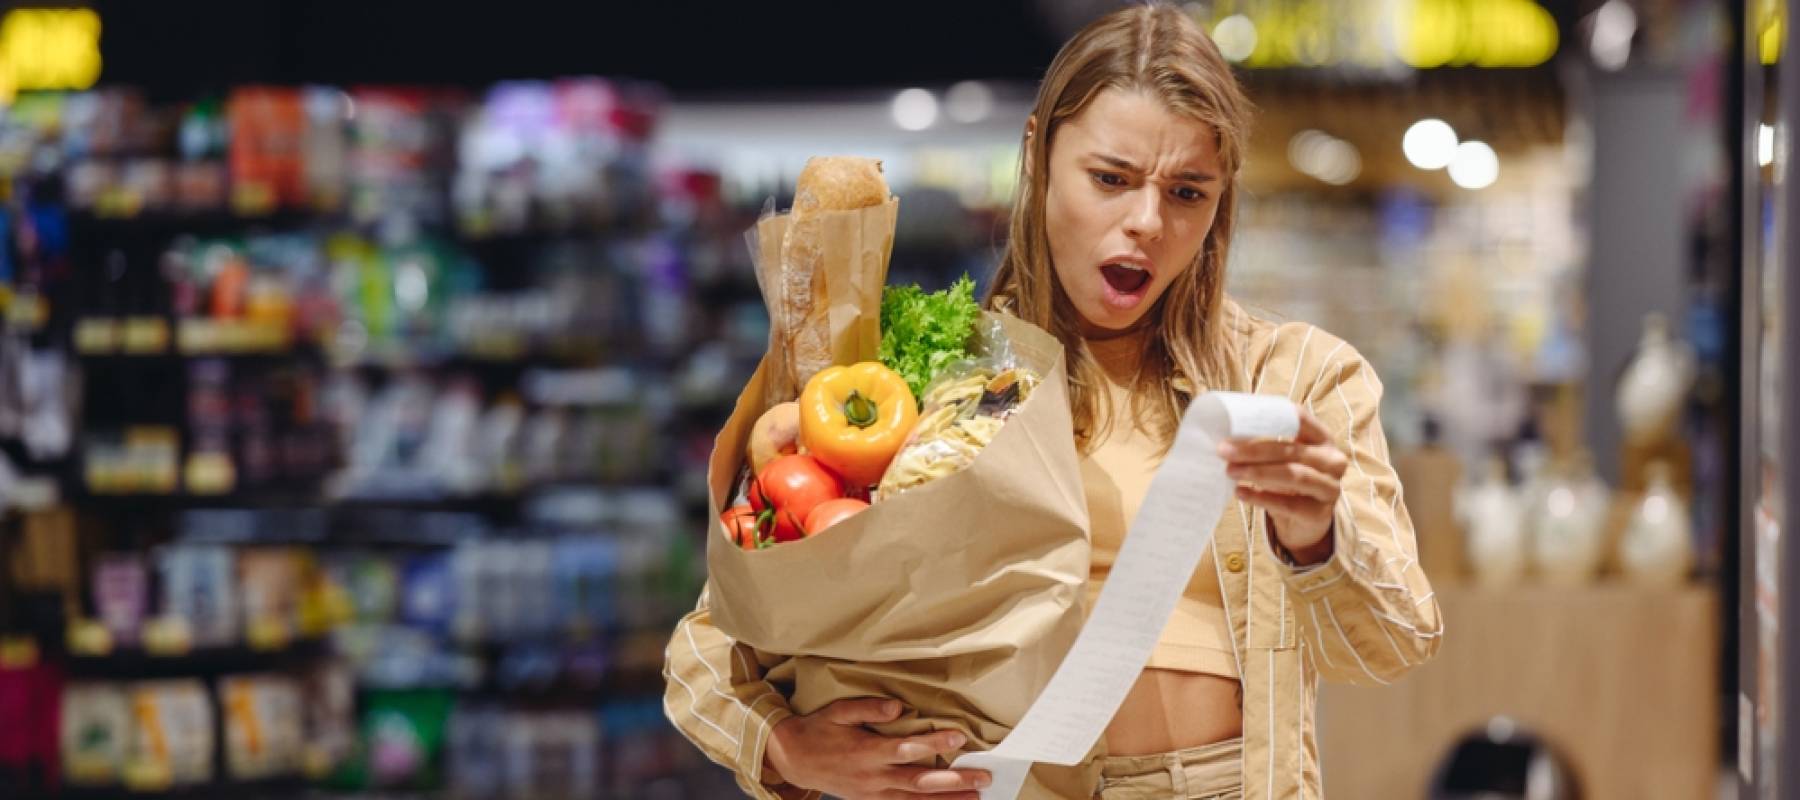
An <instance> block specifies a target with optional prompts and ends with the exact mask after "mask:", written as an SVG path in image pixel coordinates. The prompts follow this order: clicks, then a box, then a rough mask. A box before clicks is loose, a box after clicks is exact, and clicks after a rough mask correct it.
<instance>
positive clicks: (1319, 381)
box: [664, 301, 1443, 798]
mask: <svg viewBox="0 0 1800 800" xmlns="http://www.w3.org/2000/svg"><path fill="white" fill-rule="evenodd" d="M1227 312H1228V319H1230V320H1232V323H1233V327H1234V330H1235V331H1236V332H1237V337H1238V341H1239V342H1240V344H1241V355H1242V359H1241V363H1242V364H1243V371H1242V373H1241V374H1240V375H1239V378H1240V380H1242V381H1243V383H1242V385H1241V386H1238V387H1233V388H1236V389H1239V390H1243V389H1244V388H1245V387H1248V388H1249V390H1251V391H1254V392H1256V393H1259V394H1274V395H1286V396H1287V397H1288V398H1289V399H1292V400H1293V401H1294V402H1296V403H1299V404H1303V405H1304V406H1305V407H1306V408H1307V409H1308V410H1309V411H1311V412H1312V414H1313V415H1314V416H1315V417H1317V418H1318V419H1319V420H1320V421H1321V422H1322V423H1324V425H1325V427H1326V428H1327V429H1329V430H1331V431H1332V432H1333V435H1334V437H1335V439H1336V442H1337V445H1338V446H1339V447H1340V448H1342V449H1343V451H1344V452H1345V453H1346V454H1347V455H1348V456H1350V461H1351V466H1350V469H1349V471H1348V473H1347V474H1346V475H1345V476H1344V480H1343V484H1342V486H1343V493H1342V496H1341V497H1340V499H1339V504H1338V509H1337V518H1336V520H1335V524H1334V525H1333V533H1332V534H1331V535H1332V536H1333V541H1334V551H1333V553H1332V555H1331V557H1330V558H1329V559H1328V560H1327V561H1325V562H1324V563H1323V564H1319V565H1314V566H1311V567H1306V568H1295V567H1294V566H1292V565H1290V564H1289V563H1287V562H1285V561H1284V560H1283V559H1282V558H1281V557H1280V556H1278V555H1277V553H1276V550H1275V549H1274V548H1273V547H1272V546H1271V544H1270V538H1269V532H1268V529H1267V517H1266V515H1264V514H1261V513H1257V512H1255V511H1254V510H1253V509H1252V508H1251V507H1248V506H1246V505H1244V504H1241V503H1240V504H1237V505H1236V507H1235V508H1234V509H1231V510H1228V511H1227V512H1226V514H1225V516H1224V518H1222V519H1221V520H1220V522H1219V526H1218V528H1217V529H1216V530H1215V531H1214V533H1213V542H1212V546H1213V555H1214V558H1213V562H1214V564H1215V565H1218V566H1217V569H1218V572H1219V581H1220V584H1221V588H1222V589H1223V596H1224V598H1225V607H1226V614H1227V617H1228V619H1229V621H1230V624H1231V627H1232V629H1233V633H1234V642H1233V644H1234V646H1235V648H1236V652H1235V656H1236V658H1237V661H1238V667H1239V675H1240V676H1242V680H1243V708H1244V749H1243V752H1244V761H1243V776H1244V797H1245V798H1265V797H1266V798H1296V797H1301V798H1303V797H1319V796H1320V795H1321V789H1320V778H1319V753H1318V746H1317V743H1316V741H1315V739H1314V717H1313V715H1314V706H1315V703H1316V700H1317V690H1318V685H1319V681H1321V680H1327V681H1334V682H1343V683H1351V684H1357V685H1364V686H1370V685H1384V684H1388V683H1391V682H1393V681H1394V680H1395V679H1397V678H1399V677H1400V676H1401V675H1402V674H1403V673H1405V672H1406V671H1407V670H1409V669H1411V668H1412V667H1415V666H1418V665H1419V664H1421V663H1423V662H1424V661H1425V660H1426V659H1429V658H1431V657H1432V655H1433V654H1434V653H1435V652H1436V651H1437V648H1438V643H1439V641H1440V640H1441V639H1442V637H1443V622H1442V619H1441V618H1440V616H1439V611H1438V604H1437V601H1436V599H1435V597H1434V595H1433V593H1432V590H1431V586H1430V584H1429V583H1428V582H1427V580H1426V578H1425V572H1424V570H1423V569H1422V568H1421V567H1420V565H1419V559H1418V548H1417V544H1416V542H1415V541H1414V538H1413V529H1412V521H1411V518H1410V517H1409V516H1408V515H1407V512H1406V505H1405V504H1404V503H1403V502H1402V499H1401V489H1400V482H1399V479H1398V477H1397V476H1396V475H1395V472H1394V469H1393V467H1392V466H1390V464H1389V458H1388V444H1387V439H1386V437H1385V435H1384V434H1383V433H1382V429H1381V421H1380V419H1379V410H1380V405H1381V391H1382V389H1381V381H1380V379H1379V378H1378V377H1377V376H1376V375H1375V372H1374V370H1373V369H1372V368H1371V367H1370V366H1369V364H1368V362H1367V361H1365V360H1364V359H1363V357H1362V355H1361V354H1360V353H1358V352H1357V351H1356V349H1355V348H1354V347H1352V346H1351V345H1349V344H1347V343H1345V342H1344V341H1343V340H1341V339H1339V338H1337V337H1335V336H1333V335H1331V334H1329V333H1326V332H1325V331H1323V330H1320V329H1318V328H1316V327H1314V326H1312V325H1308V324H1304V323H1276V322H1272V321H1269V320H1266V319H1262V318H1259V317H1256V316H1253V315H1251V314H1249V313H1247V312H1245V311H1244V310H1243V309H1242V308H1241V307H1240V306H1238V305H1237V304H1236V303H1232V302H1230V301H1228V305H1227ZM706 604H707V598H706V596H705V595H704V594H702V596H701V598H700V604H699V607H698V608H697V609H696V610H695V611H694V612H693V613H691V614H689V615H688V616H687V617H686V618H684V619H682V621H681V622H680V624H679V625H678V626H677V627H676V629H675V632H674V636H673V637H672V639H671V640H670V642H669V647H668V650H667V652H666V654H665V663H664V674H665V677H666V678H667V683H668V686H667V692H666V694H665V696H664V709H665V711H666V713H667V714H668V717H669V719H670V720H671V721H672V722H673V723H674V724H675V725H676V727H678V728H679V729H680V730H681V731H682V733H683V734H685V735H686V736H687V738H689V739H690V740H692V741H693V742H694V744H695V745H697V746H698V747H699V748H700V749H701V750H702V751H704V752H705V753H706V755H707V756H708V757H710V758H711V759H712V760H714V761H716V762H718V763H720V764H722V765H724V766H726V767H728V768H730V769H732V770H734V771H735V772H736V773H737V775H738V782H739V785H740V786H741V787H742V788H743V789H744V790H745V792H747V793H748V794H750V795H752V796H755V797H759V798H772V797H815V796H817V795H816V794H814V793H810V792H805V791H801V790H797V789H794V788H793V787H790V786H780V787H765V786H763V785H762V782H761V775H762V764H763V751H764V746H765V745H766V743H767V742H768V737H769V731H770V729H771V727H772V726H773V725H775V724H776V723H778V722H780V721H781V720H783V719H786V718H787V717H789V716H791V715H792V713H791V712H790V711H789V710H788V709H787V706H786V701H785V698H784V696H783V694H782V692H781V691H780V689H779V688H778V687H777V686H775V685H772V684H770V683H769V682H767V681H764V680H762V676H763V675H764V673H765V672H766V671H767V669H768V668H769V667H770V666H772V665H773V664H775V663H777V662H778V661H779V659H778V658H777V657H773V656H769V655H767V654H763V653H759V652H757V651H755V650H754V649H752V648H750V647H749V646H747V645H739V644H736V643H734V642H732V641H731V640H730V639H729V638H727V637H726V636H725V635H724V634H723V633H720V632H719V630H718V629H717V628H715V627H713V625H712V624H711V620H710V617H709V616H708V611H707V607H706Z"/></svg>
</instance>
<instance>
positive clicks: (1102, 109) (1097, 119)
mask: <svg viewBox="0 0 1800 800" xmlns="http://www.w3.org/2000/svg"><path fill="white" fill-rule="evenodd" d="M1061 128H1062V129H1061V130H1059V131H1057V132H1056V142H1057V144H1058V145H1063V146H1067V147H1070V148H1072V149H1074V150H1075V151H1076V152H1075V155H1077V156H1085V155H1088V154H1089V153H1090V152H1093V153H1098V154H1102V155H1110V156H1113V157H1116V158H1123V159H1125V160H1128V161H1132V162H1134V163H1137V164H1139V165H1140V166H1146V167H1148V166H1150V165H1152V163H1153V164H1154V166H1155V167H1156V168H1158V169H1169V170H1171V171H1173V170H1175V168H1177V167H1196V168H1200V167H1205V168H1212V167H1215V166H1216V165H1217V163H1218V157H1219V152H1218V151H1219V147H1218V135H1217V133H1216V132H1215V131H1214V130H1213V127H1212V126H1211V125H1208V124H1206V123H1205V122H1202V121H1200V120H1197V119H1194V118H1193V117H1190V116H1187V115H1185V114H1181V113H1179V112H1177V111H1175V110H1173V109H1171V108H1169V107H1168V105H1167V104H1165V103H1164V102H1163V101H1162V100H1160V99H1158V98H1156V97H1155V96H1153V95H1150V94H1148V93H1145V92H1141V91H1133V90H1122V89H1113V88H1108V89H1103V90H1101V91H1100V93H1099V94H1096V95H1095V96H1094V99H1093V100H1091V101H1089V102H1088V104H1087V107H1086V108H1083V109H1082V110H1081V112H1080V113H1078V114H1076V115H1075V116H1073V117H1070V118H1069V119H1067V120H1065V121H1063V123H1062V125H1061Z"/></svg>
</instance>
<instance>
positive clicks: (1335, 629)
mask: <svg viewBox="0 0 1800 800" xmlns="http://www.w3.org/2000/svg"><path fill="white" fill-rule="evenodd" d="M1338 352H1339V353H1343V354H1344V355H1342V356H1341V357H1339V358H1335V359H1333V360H1331V361H1329V362H1328V363H1326V364H1324V365H1323V367H1322V368H1321V371H1320V373H1319V379H1318V380H1317V382H1315V383H1314V384H1313V387H1312V389H1311V390H1310V391H1309V392H1308V393H1307V396H1306V398H1305V400H1304V402H1305V403H1306V406H1307V410H1309V411H1311V412H1312V414H1313V416H1314V417H1317V418H1318V420H1319V421H1320V422H1321V423H1323V424H1324V426H1325V428H1326V429H1327V430H1330V431H1331V432H1332V435H1333V438H1334V440H1335V441H1336V443H1337V445H1338V447H1340V448H1342V449H1343V451H1344V453H1345V454H1346V455H1347V456H1349V459H1350V467H1349V469H1348V471H1347V472H1346V473H1345V475H1344V478H1343V482H1342V490H1343V492H1342V494H1341V495H1340V496H1339V498H1338V505H1337V511H1336V514H1335V517H1334V519H1333V521H1332V532H1331V533H1330V534H1329V535H1330V536H1331V537H1332V552H1331V556H1330V557H1329V558H1327V559H1326V560H1325V561H1324V562H1322V563H1320V564H1316V565H1312V566H1308V567H1295V566H1292V565H1291V563H1289V562H1286V561H1285V560H1280V559H1278V560H1280V561H1281V563H1282V565H1283V566H1282V569H1283V571H1284V578H1285V580H1286V582H1287V585H1288V589H1289V591H1290V595H1291V596H1292V597H1294V598H1295V599H1297V601H1298V602H1296V604H1295V606H1294V612H1295V616H1296V618H1297V622H1298V623H1299V626H1300V633H1301V636H1302V637H1303V639H1304V642H1303V644H1304V646H1305V647H1306V648H1307V649H1309V650H1311V651H1312V653H1311V655H1312V659H1311V660H1312V662H1313V665H1314V666H1315V667H1316V668H1317V669H1318V670H1319V674H1320V675H1321V676H1322V677H1323V678H1324V679H1325V680H1328V681H1333V682H1339V683H1351V684H1358V685H1383V684H1387V683H1391V682H1392V681H1393V680H1394V679H1395V678H1398V677H1400V675H1401V674H1403V673H1405V672H1406V671H1407V670H1409V669H1411V668H1413V667H1416V666H1418V665H1420V664H1422V663H1424V662H1425V661H1426V660H1427V659H1430V658H1431V657H1432V656H1433V655H1434V654H1436V653H1437V649H1438V644H1439V642H1441V641H1442V639H1443V620H1442V618H1441V617H1440V615H1439V611H1438V603H1437V595H1436V594H1435V593H1434V592H1433V591H1432V589H1431V584H1430V583H1429V582H1428V581H1427V580H1426V578H1425V571H1424V569H1423V568H1422V567H1421V566H1420V565H1419V559H1418V553H1419V549H1418V543H1417V541H1416V540H1415V539H1414V537H1413V527H1412V518H1411V517H1410V516H1409V515H1408V514H1407V512H1406V504H1405V503H1404V502H1402V500H1401V488H1400V479H1399V477H1398V475H1397V474H1396V473H1395V471H1394V468H1393V467H1392V466H1391V465H1390V464H1389V462H1388V444H1387V437H1386V435H1385V434H1383V433H1382V430H1381V419H1380V411H1381V381H1380V379H1379V378H1378V377H1377V376H1376V375H1375V371H1374V370H1373V369H1372V368H1371V367H1370V366H1369V364H1368V362H1367V361H1365V360H1364V359H1363V357H1362V356H1361V355H1360V354H1358V353H1356V352H1355V350H1354V349H1353V348H1351V347H1348V346H1344V347H1341V348H1339V350H1338Z"/></svg>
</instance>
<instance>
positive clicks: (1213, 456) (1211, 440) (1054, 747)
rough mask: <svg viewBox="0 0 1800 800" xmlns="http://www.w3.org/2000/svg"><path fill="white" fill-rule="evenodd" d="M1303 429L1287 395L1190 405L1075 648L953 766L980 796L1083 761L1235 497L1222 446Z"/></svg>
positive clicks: (1002, 793)
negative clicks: (1003, 727) (1021, 710)
mask: <svg viewBox="0 0 1800 800" xmlns="http://www.w3.org/2000/svg"><path fill="white" fill-rule="evenodd" d="M1299 427H1300V420H1299V414H1298V411H1297V409H1296V408H1295V406H1294V404H1293V403H1292V402H1290V401H1289V400H1288V399H1287V398H1285V397H1278V396H1262V395H1250V394H1241V393H1236V392H1209V393H1207V394H1203V395H1200V396H1199V397H1197V398H1195V399H1194V400H1193V402H1192V403H1190V404H1189V405H1188V410H1187V413H1186V414H1185V415H1183V417H1182V420H1181V426H1180V428H1179V429H1178V430H1177V431H1176V435H1175V443H1174V446H1173V447H1171V448H1170V450H1169V453H1168V455H1167V456H1166V457H1165V458H1164V460H1163V463H1162V466H1161V467H1159V468H1158V470H1157V472H1156V475H1155V476H1154V477H1153V478H1152V479H1151V482H1150V488H1149V491H1148V492H1147V493H1146V494H1145V497H1144V502H1143V505H1142V506H1141V507H1140V508H1139V510H1138V514H1137V517H1136V518H1135V519H1133V520H1132V523H1131V528H1130V531H1129V533H1128V534H1127V535H1126V537H1125V542H1124V545H1123V546H1122V547H1121V548H1120V550H1119V555H1118V559H1117V560H1116V561H1115V562H1114V564H1113V567H1112V572H1111V576H1110V578H1109V579H1108V580H1107V581H1106V584H1105V586H1104V587H1103V588H1102V589H1101V591H1100V597H1099V600H1098V601H1097V602H1096V603H1095V605H1094V608H1093V610H1092V613H1090V614H1089V616H1088V619H1087V622H1086V623H1085V624H1084V625H1083V627H1082V629H1081V633H1080V635H1078V636H1077V637H1076V639H1075V644H1074V646H1073V647H1072V648H1071V649H1070V650H1069V653H1068V655H1067V656H1065V657H1064V659H1063V661H1062V664H1061V665H1060V666H1059V667H1058V668H1057V670H1056V672H1055V674H1054V675H1053V676H1052V677H1051V679H1050V682H1049V684H1048V685H1047V686H1046V687H1045V688H1044V691H1043V693H1042V694H1040V695H1039V696H1038V698H1037V700H1035V701H1034V702H1033V703H1032V705H1031V707H1030V708H1029V709H1028V710H1027V711H1026V712H1025V716H1024V718H1023V719H1021V720H1020V721H1019V724H1018V725H1017V726H1016V727H1015V728H1013V730H1012V732H1011V733H1010V734H1008V735H1007V737H1006V738H1005V740H1003V741H1002V742H1001V743H1000V745H999V746H998V747H995V748H994V749H992V750H989V751H986V752H980V753H967V754H964V755H963V756H961V757H959V758H958V759H956V762H955V763H954V764H953V766H954V767H956V768H967V769H985V770H988V771H989V772H991V773H992V775H993V784H992V785H991V786H989V787H988V788H987V789H984V790H983V791H982V792H981V796H982V798H983V800H1013V798H1016V797H1017V796H1018V794H1019V791H1020V789H1021V787H1023V786H1024V784H1025V778H1026V774H1027V773H1028V772H1030V770H1031V765H1032V764H1033V763H1034V762H1039V761H1042V762H1046V763H1052V764H1064V765H1068V764H1076V763H1080V762H1081V760H1082V759H1084V758H1086V757H1087V755H1088V752H1089V750H1090V749H1091V748H1092V747H1093V745H1094V742H1095V741H1097V740H1098V739H1099V737H1100V735H1101V733H1102V732H1104V731H1105V730H1106V726H1107V724H1108V723H1109V722H1110V721H1111V720H1112V717H1113V714H1114V713H1115V712H1116V711H1117V710H1118V707H1119V704H1120V703H1121V702H1123V701H1124V699H1125V695H1126V693H1127V692H1129V691H1130V689H1131V686H1132V684H1133V683H1134V682H1136V680H1137V677H1138V674H1139V673H1140V672H1141V671H1142V670H1143V668H1144V665H1145V664H1146V663H1148V662H1149V660H1150V654H1151V651H1152V650H1153V649H1154V648H1155V647H1156V642H1157V639H1158V637H1159V636H1160V635H1161V633H1162V630H1163V626H1164V625H1165V623H1167V621H1168V619H1169V615H1170V613H1171V612H1173V610H1174V608H1175V604H1176V601H1177V600H1178V599H1179V598H1180V596H1181V593H1182V590H1183V589H1184V588H1185V587H1186V586H1187V583H1188V580H1189V578H1190V577H1192V575H1193V572H1194V569H1195V567H1196V566H1197V565H1198V564H1199V562H1200V557H1201V555H1202V554H1203V553H1204V552H1205V551H1206V548H1207V547H1208V546H1209V545H1210V544H1211V541H1212V531H1213V529H1214V527H1215V526H1216V525H1217V524H1218V520H1219V519H1220V517H1221V516H1223V515H1224V513H1225V510H1226V508H1227V507H1228V505H1229V504H1230V502H1231V501H1232V498H1233V493H1234V490H1235V488H1236V486H1237V482H1236V481H1235V480H1233V479H1232V478H1230V477H1228V476H1227V475H1226V474H1225V462H1224V461H1222V460H1221V459H1220V458H1219V454H1218V446H1219V443H1220V442H1221V441H1224V440H1225V439H1237V438H1263V437H1270V438H1281V437H1292V436H1294V435H1296V433H1297V432H1298V431H1299ZM1196 531H1198V532H1199V533H1200V535H1196Z"/></svg>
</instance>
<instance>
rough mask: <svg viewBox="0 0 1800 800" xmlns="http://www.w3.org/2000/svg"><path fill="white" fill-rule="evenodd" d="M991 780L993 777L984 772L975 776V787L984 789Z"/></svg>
mask: <svg viewBox="0 0 1800 800" xmlns="http://www.w3.org/2000/svg"><path fill="white" fill-rule="evenodd" d="M993 782H994V779H993V778H991V777H988V774H987V773H985V772H983V773H981V774H980V775H976V776H975V788H977V789H986V788H987V787H988V786H989V785H990V784H992V783H993Z"/></svg>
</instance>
